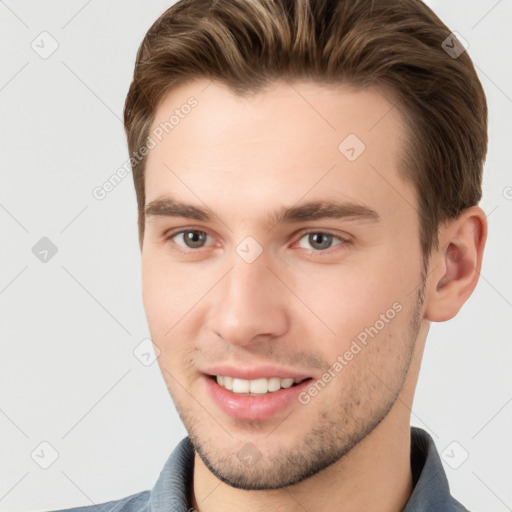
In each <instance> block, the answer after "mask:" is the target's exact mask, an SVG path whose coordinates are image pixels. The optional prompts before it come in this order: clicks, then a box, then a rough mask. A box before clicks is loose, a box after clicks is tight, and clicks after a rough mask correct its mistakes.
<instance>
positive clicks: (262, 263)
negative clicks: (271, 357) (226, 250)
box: [209, 254, 291, 346]
mask: <svg viewBox="0 0 512 512" xmlns="http://www.w3.org/2000/svg"><path fill="white" fill-rule="evenodd" d="M275 274H276V271H275V270H274V269H272V270H271V269H270V268H269V267H268V266H267V259H266V258H265V257H264V256H263V255H261V256H260V257H259V258H257V259H256V260H255V261H253V262H252V263H247V262H246V261H244V260H243V259H242V258H240V257H239V256H238V255H236V254H235V255H234V258H233V265H232V268H231V271H230V272H229V273H228V274H227V275H226V276H225V278H224V279H223V280H222V283H219V284H220V286H217V287H216V290H215V292H216V296H215V301H214V302H215V303H216V304H217V307H215V308H212V310H211V311H210V317H209V324H210V329H211V330H212V331H213V332H214V333H215V334H217V335H220V336H221V337H222V339H223V340H224V341H225V342H226V343H230V344H232V345H238V346H246V345H248V344H250V343H253V342H254V341H255V340H256V338H258V339H259V340H262V339H264V338H267V339H268V338H275V337H278V336H282V335H283V334H284V333H286V331H287V329H288V328H289V311H288V310H287V304H289V303H290V300H291V299H290V296H289V295H290V292H289V291H288V290H287V289H286V287H285V286H284V285H283V283H282V282H281V281H280V280H279V279H278V278H277V277H276V275H275Z"/></svg>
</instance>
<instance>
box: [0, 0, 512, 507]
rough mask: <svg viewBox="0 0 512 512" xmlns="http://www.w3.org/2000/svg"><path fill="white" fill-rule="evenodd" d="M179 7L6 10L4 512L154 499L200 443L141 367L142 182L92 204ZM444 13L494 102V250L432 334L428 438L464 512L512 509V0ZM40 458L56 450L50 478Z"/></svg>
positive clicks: (1, 217) (424, 403)
mask: <svg viewBox="0 0 512 512" xmlns="http://www.w3.org/2000/svg"><path fill="white" fill-rule="evenodd" d="M171 3H172V2H169V1H164V0H152V1H151V2H134V1H126V0H125V1H121V0H109V1H101V2H100V1H99V0H89V1H76V0H71V1H67V2H57V1H46V0H45V1H42V0H33V1H25V0H20V1H18V2H15V1H14V0H8V1H0V38H1V47H0V52H1V56H0V62H1V70H0V92H1V93H0V100H1V107H0V108H1V114H0V115H1V117H0V120H1V123H0V127H1V128H0V129H1V132H0V133H1V149H0V165H1V169H2V178H1V185H0V222H1V227H2V243H1V244H0V255H1V258H2V260H1V267H0V268H1V271H2V273H1V279H0V304H1V308H2V317H3V318H2V332H1V343H2V345H1V357H0V365H1V367H0V376H1V390H2V395H1V404H0V428H1V436H0V441H1V447H0V449H1V454H2V455H1V460H2V464H1V476H0V510H2V511H13V512H17V511H20V512H21V511H36V510H37V511H39V510H49V509H57V508H64V507H72V506H79V505H90V504H93V503H101V502H104V501H109V500H113V499H119V498H121V497H124V496H127V495H129V494H133V493H136V492H139V491H142V490H145V489H150V488H151V487H152V486H153V485H154V483H155V481H156V479H157V478H158V475H159V473H160V470H161V469H162V467H163V465H164V463H165V461H166V459H167V457H168V456H169V454H170V452H171V450H172V449H173V448H174V446H175V445H176V444H177V442H178V441H179V440H180V439H182V438H183V437H184V436H185V435H186V432H185V430H184V428H183V426H182V424H181V422H180V420H179V418H178V416H177V414H176V412H175V408H174V405H173V403H172V401H171V399H170V397H169V395H168V393H167V389H166V387H165V384H164V381H163V378H162V377H161V375H160V372H159V369H158V366H157V363H156V362H155V363H153V364H152V365H150V366H145V365H144V364H142V363H141V362H140V361H139V360H138V359H137V358H136V357H135V356H134V354H133V350H134V349H135V347H137V346H138V345H139V344H140V343H141V341H142V340H143V339H144V338H147V337H148V336H149V330H148V328H147V323H146V319H145V316H144V311H143V307H142V300H141V285H140V253H139V248H138V242H137V227H136V220H137V217H136V199H135V192H134V188H133V182H132V178H131V175H128V176H127V178H125V180H124V181H123V182H122V183H120V184H119V185H118V186H117V187H116V188H115V190H114V191H112V192H111V193H110V194H109V195H108V196H107V197H106V198H105V199H104V200H102V201H99V200H97V199H95V198H94V197H93V195H92V190H93V188H94V187H96V186H98V185H101V184H103V183H104V182H105V181H106V180H107V179H108V178H109V177H110V176H111V175H112V174H113V173H114V172H115V171H116V170H117V169H118V168H119V167H121V166H122V165H123V164H124V163H125V162H126V160H127V157H128V153H127V148H126V142H125V138H124V131H123V126H122V122H121V118H122V108H123V104H124V100H125V96H126V93H127V90H128V86H129V84H130V80H131V76H132V73H133V64H134V60H135V54H136V50H137V48H138V45H139V43H140V42H141V40H142V37H143V36H144V34H145V32H146V31H147V29H148V28H149V26H150V25H151V23H152V22H153V21H154V20H155V19H156V18H157V17H158V16H159V15H160V14H161V13H162V12H163V11H164V10H165V9H166V8H167V7H168V6H169V5H171ZM429 5H430V6H431V7H432V8H433V9H434V10H435V11H436V12H437V13H438V15H439V16H440V17H441V18H442V19H443V20H444V21H445V23H447V25H448V26H449V27H450V28H451V29H452V30H454V31H457V32H458V33H459V34H461V35H462V37H463V38H464V39H465V40H466V41H467V42H468V43H469V52H470V55H471V57H472V59H473V61H474V63H475V64H476V66H477V70H478V73H479V76H480V77H481V80H482V83H483V85H484V87H485V90H486V93H487V97H488V103H489V109H490V130H489V135H490V146H489V154H488V159H487V164H486V168H485V179H484V199H483V201H482V203H481V206H482V207H483V208H484V210H485V211H486V213H487V214H488V215H489V237H488V242H487V247H486V250H485V256H484V264H483V269H482V275H481V280H480V282H479V284H478V286H477V288H476V290H475V292H474V294H473V296H472V297H471V298H470V299H469V301H468V302H467V303H466V304H465V305H464V307H463V308H462V310H461V312H460V313H459V315H458V316H457V317H456V318H455V319H453V320H451V321H449V322H445V323H442V324H432V327H431V332H430V334H429V338H428V341H427V346H426V351H425V356H424V360H423V366H422V370H421V373H420V378H419V382H418V388H417V393H416V398H415V402H414V406H413V410H412V424H413V425H417V426H420V427H422V428H424V429H426V430H427V431H428V432H430V434H431V435H432V436H433V437H434V440H435V443H436V445H437V447H438V449H439V451H440V452H442V453H443V454H444V455H443V463H444V466H445V468H446V471H447V475H448V479H449V481H450V485H451V488H452V492H453V494H454V495H455V497H456V498H457V499H459V500H460V501H462V503H463V504H465V505H466V506H467V507H468V508H469V509H470V510H472V511H484V510H485V511H489V510H494V511H505V510H512V486H511V485H510V484H511V482H512V435H511V432H512V430H511V426H512V385H511V384H512V376H511V372H510V367H511V355H512V348H511V347H512V344H511V343H510V341H511V340H510V328H511V322H510V319H511V316H512V315H511V312H512V273H511V270H510V262H511V261H512V259H511V252H512V250H511V249H512V247H511V245H512V244H511V237H510V225H511V222H510V221H511V220H512V200H511V199H512V188H511V187H512V173H511V165H512V150H511V148H512V123H511V121H510V119H511V115H512V72H511V69H510V56H511V55H512V33H511V28H512V23H511V22H512V2H511V1H510V0H501V1H496V0H486V1H478V2H477V1H471V2H469V1H467V0H457V1H455V0H451V1H441V0H436V1H434V0H432V1H430V2H429ZM44 31H46V32H48V33H49V34H50V36H48V35H40V34H41V33H42V32H44ZM53 40H55V41H56V43H57V44H58V48H57V49H56V51H55V52H54V53H53V54H52V55H50V56H48V58H42V57H41V53H44V52H49V51H50V50H51V48H52V46H51V45H52V44H56V43H54V42H53ZM31 45H33V46H34V47H35V49H33V47H32V46H31ZM36 50H37V51H36ZM38 52H39V53H38ZM44 56H46V55H44ZM43 237H47V238H49V239H50V240H51V242H52V243H53V244H55V246H56V247H57V250H58V252H57V253H56V254H55V255H54V256H53V257H51V258H50V255H48V259H49V261H47V262H46V263H43V262H41V261H40V260H39V259H38V258H37V257H36V256H35V255H34V254H33V252H32V248H33V247H34V246H35V245H36V243H38V242H39V241H40V239H41V238H43ZM143 347H144V345H143ZM42 442H47V443H49V444H50V445H51V446H52V447H53V449H55V450H56V451H57V452H58V458H57V459H56V460H55V462H54V463H53V464H52V465H50V467H48V469H42V468H41V467H40V464H44V463H45V462H46V463H49V462H50V461H51V460H50V458H51V453H52V452H51V449H49V448H48V446H47V445H41V443H42ZM453 442H455V444H452V443H453ZM466 452H467V454H468V458H467V460H465V461H464V462H463V463H462V464H461V465H460V467H458V469H453V468H452V467H451V466H455V465H457V464H460V463H461V461H462V460H463V459H464V457H465V454H466ZM43 453H44V456H43V455H42V454H43Z"/></svg>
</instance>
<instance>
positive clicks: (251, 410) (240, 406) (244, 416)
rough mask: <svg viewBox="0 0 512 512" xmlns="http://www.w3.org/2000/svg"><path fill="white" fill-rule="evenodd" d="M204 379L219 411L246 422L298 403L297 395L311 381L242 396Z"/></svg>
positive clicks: (278, 411) (270, 415) (210, 379)
mask: <svg viewBox="0 0 512 512" xmlns="http://www.w3.org/2000/svg"><path fill="white" fill-rule="evenodd" d="M204 378H205V380H206V386H207V388H208V392H209V393H210V396H211V397H212V399H213V401H214V402H215V403H216V404H217V405H218V406H219V407H220V409H221V410H222V411H224V412H225V413H226V414H228V415H229V416H232V417H233V418H237V419H239V420H247V421H263V420H267V419H269V418H272V417H273V416H275V415H276V414H278V413H280V412H283V411H284V410H285V409H287V408H288V407H290V406H291V405H292V404H293V403H294V402H295V403H298V398H297V397H298V395H299V394H300V393H301V392H302V391H304V389H305V388H307V387H308V386H309V385H310V383H311V379H306V380H304V381H302V382H300V383H299V384H297V385H296V386H292V387H290V388H281V389H280V390H279V391H271V392H269V393H267V394H265V395H260V396H244V395H241V394H238V393H233V392H232V391H229V390H228V389H226V388H224V387H222V386H220V385H219V384H217V382H216V381H215V380H214V379H212V378H211V377H207V376H205V377H204Z"/></svg>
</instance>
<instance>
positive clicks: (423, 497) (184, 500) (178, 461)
mask: <svg viewBox="0 0 512 512" xmlns="http://www.w3.org/2000/svg"><path fill="white" fill-rule="evenodd" d="M193 468H194V448H193V446H192V443H191V441H190V439H189V437H185V438H184V439H182V440H181V441H180V442H179V444H178V445H177V446H176V448H175V449H174V450H173V452H172V453H171V455H170V456H169V458H168V459H167V462H166V463H165V465H164V467H163V469H162V471H161V472H160V476H159V477H158V480H157V482H156V484H155V485H154V487H153V489H151V490H148V491H142V492H139V493H137V494H132V495H131V496H127V497H126V498H122V499H120V500H115V501H109V502H106V503H101V504H98V505H90V506H84V507H75V508H68V509H61V510H62V512H71V511H72V512H187V511H188V512H192V511H193V508H192V505H191V503H190V500H189V496H190V485H191V483H192V472H193ZM411 470H412V476H413V484H414V489H413V492H412V495H411V497H410V498H409V501H408V502H407V505H406V506H405V508H404V509H403V511H402V512H427V511H428V512H448V511H450V512H468V510H467V509H466V508H465V507H463V506H462V505H461V504H460V503H459V502H458V501H457V500H455V498H453V497H452V496H451V494H450V488H449V486H448V480H447V478H446V474H445V472H444V468H443V466H442V464H441V459H440V458H439V454H438V452H437V449H436V446H435V444H434V440H433V439H432V437H431V436H430V434H429V433H428V432H426V431H425V430H423V429H421V428H418V427H411ZM56 512H57V511H56Z"/></svg>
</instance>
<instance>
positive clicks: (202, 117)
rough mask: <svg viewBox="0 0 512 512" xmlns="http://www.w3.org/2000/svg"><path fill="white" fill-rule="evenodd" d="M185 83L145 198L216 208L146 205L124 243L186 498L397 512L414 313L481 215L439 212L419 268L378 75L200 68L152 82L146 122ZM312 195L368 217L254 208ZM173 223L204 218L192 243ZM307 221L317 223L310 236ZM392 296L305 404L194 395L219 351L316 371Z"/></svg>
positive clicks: (463, 250)
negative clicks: (245, 89) (357, 81)
mask: <svg viewBox="0 0 512 512" xmlns="http://www.w3.org/2000/svg"><path fill="white" fill-rule="evenodd" d="M190 96H194V97H195V98H196V99H197V100H198V105H197V107H195V108H194V109H193V110H192V111H191V112H190V113H189V114H188V115H187V116H186V117H184V118H183V119H180V123H179V124H178V125H177V126H175V127H174V129H173V130H172V132H170V133H169V134H168V135H167V136H165V137H164V138H163V140H162V141H161V142H160V143H159V144H158V145H157V146H156V147H155V148H153V149H152V150H151V151H150V153H149V155H148V160H147V167H146V177H145V187H146V205H148V204H149V203H151V202H152V201H153V200H155V199H158V198H161V197H162V196H165V195H172V197H173V198H175V199H177V200H179V201H182V202H185V203H189V204H193V205H196V206H199V207H205V206H206V207H207V208H209V209H210V210H212V211H213V212H214V213H215V217H214V219H213V221H211V222H205V221H199V220H193V219H188V218H182V217H167V216H162V215H151V216H149V217H147V219H146V223H145V234H144V238H143V242H142V244H141V251H142V285H143V302H144V308H145V311H146V315H147V318H148V323H149V328H150V331H151V336H152V339H153V342H154V343H155V345H156V346H157V347H158V348H159V350H160V351H161V352H160V356H159V358H158V362H159V365H160V369H161V371H162V374H163V377H164V380H165V382H166V384H167V387H168V389H169V392H170V394H171V396H172V399H173V401H174V403H175V405H176V408H177V410H178V413H179V415H180V417H181V419H182V421H183V423H184V425H185V427H186V429H187V431H188V433H189V436H190V438H191V440H192V442H193V443H194V446H195V448H196V455H195V463H194V472H193V486H192V489H191V495H190V499H191V503H192V506H193V507H194V508H195V509H196V510H199V511H201V512H207V511H215V510H224V511H227V512H229V511H231V510H249V511H256V510H262V511H263V510H280V511H288V510H290V511H292V510H293V511H295V510H297V509H298V508H302V507H303V508H304V509H305V510H308V511H316V510H329V509H331V510H343V511H344V512H349V511H356V510H357V511H360V510H367V511H374V510H375V511H376V510H379V511H399V510H401V509H402V508H403V507H404V506H405V504H406V502H407V500H408V499H409V497H410V495H411V492H412V490H413V484H412V474H411V468H410V413H411V407H412V402H413V397H414V391H415V387H416V383H417V379H418V374H419V369H420V363H421V358H422V355H423V350H424V346H425V340H426V336H427V333H428V329H429V324H430V322H431V321H438V322H439V321H445V320H448V319H449V318H452V317H453V316H455V315H456V314H457V312H458V311H459V309H460V308H461V306H462V305H463V303H464V302H465V301H466V300H467V298H468V297H469V296H470V295H471V293H472V291H473V289H474V287H475V286H476V284H477V281H478V275H479V270H480V267H481V260H482V254H483V248H484V244H485V239H486V235H487V225H486V219H485V214H484V212H483V211H482V210H481V208H479V207H478V206H475V207H472V208H469V209H468V210H466V211H465V212H463V214H462V215H461V216H460V217H459V218H457V219H455V220H453V221H451V222H449V223H447V224H446V225H443V226H441V228H440V232H439V234H440V243H439V249H438V250H435V251H433V253H432V256H431V258H430V262H429V267H428V269H423V264H422V257H421V256H422V255H421V250H420V241H419V220H418V213H417V209H416V206H417V203H418V202H417V199H416V195H415V192H414V189H413V187H412V185H411V184H410V183H409V182H406V181H404V180H403V179H402V178H401V177H400V176H399V174H398V168H399V165H400V156H401V155H402V152H403V140H404V138H405V135H406V133H407V129H406V127H405V125H404V121H403V117H402V115H403V113H401V112H400V111H399V109H398V108H394V109H393V108H392V105H393V104H392V103H391V102H390V101H389V100H388V98H387V96H389V95H388V94H384V92H383V91H381V90H378V89H366V90H364V91H357V90H355V89H352V88H350V87H349V86H347V85H336V86H329V87H328V86H326V85H321V84H318V83H314V82H297V83H294V84H293V86H292V85H291V84H289V83H286V82H275V83H274V84H272V86H271V87H270V88H269V89H267V90H265V91H263V92H261V93H258V94H256V95H252V96H249V97H246V98H241V97H237V96H236V95H234V93H233V92H231V91H230V90H229V88H227V87H226V86H224V85H223V84H220V83H216V82H209V81H207V80H199V81H195V82H189V83H187V84H185V85H182V86H180V87H179V88H176V89H174V90H172V91H171V92H170V93H169V94H168V95H167V96H166V98H165V100H164V101H163V102H162V103H161V104H160V105H159V108H158V110H157V113H156V116H155V120H154V122H153V128H154V127H156V126H158V124H159V123H160V122H164V121H165V120H168V119H169V117H170V116H171V115H172V113H173V112H174V110H175V109H176V108H179V107H180V105H183V104H184V103H185V102H186V100H187V98H189V97H190ZM348 134H356V135H357V137H358V138H359V139H360V140H361V141H363V142H364V144H365V146H366V149H365V151H363V152H362V153H361V154H360V155H359V156H358V158H357V159H356V160H354V161H349V160H348V159H347V158H346V157H345V156H344V154H342V153H341V152H340V151H339V149H338V145H339V144H340V142H342V141H343V140H344V139H345V137H347V135H348ZM312 200H340V201H351V202H354V203H357V204H363V205H366V206H368V207H371V208H372V209H374V210H375V211H376V212H378V215H379V217H380V221H379V222H372V221H370V220H368V219H364V220H363V219H357V218H340V219H331V218H329V219H319V220H304V221H302V222H295V223H282V224H272V223H269V222H268V220H267V214H268V212H270V211H273V210H274V209H277V208H280V207H290V206H294V205H296V204H302V203H303V202H305V201H312ZM186 229H189V230H198V231H202V232H204V233H206V234H207V235H208V236H206V237H205V239H204V242H203V245H202V246H201V245H200V244H199V245H195V246H194V245H192V246H190V245H187V244H186V239H185V238H184V237H183V234H178V232H179V231H180V230H182V231H184V230H186ZM306 229H307V230H312V231H313V232H317V233H318V232H320V233H326V234H331V235H333V238H332V239H329V238H328V239H327V242H328V243H327V245H326V246H323V245H322V243H325V242H322V241H321V240H322V238H321V237H320V243H316V244H315V239H311V237H308V235H307V234H304V231H305V230H306ZM247 236H251V237H253V238H254V239H255V240H256V241H257V242H258V243H259V245H260V247H261V249H262V253H261V254H260V255H259V257H258V258H256V259H255V260H254V261H253V262H252V263H247V262H246V261H245V260H244V259H242V258H241V257H240V256H239V255H238V253H237V252H236V248H237V246H238V244H240V242H242V241H243V240H244V239H245V238H246V237H247ZM336 237H342V238H340V239H339V238H336ZM342 239H344V240H346V241H342ZM329 240H330V241H331V242H330V245H329ZM322 247H327V248H324V249H322ZM179 249H182V250H183V251H185V252H184V253H181V252H179ZM424 276H426V277H424ZM397 303H398V304H399V305H400V306H401V310H400V312H398V313H396V315H394V317H393V319H392V320H389V321H388V322H387V323H385V326H384V327H383V328H381V329H380V330H379V332H378V334H377V335H375V336H374V337H373V338H371V339H370V340H369V342H368V343H367V345H366V346H364V347H363V348H362V350H361V351H360V352H359V353H358V354H357V355H356V356H354V357H353V359H352V360H351V361H349V362H348V364H347V365H346V366H345V367H344V368H343V370H342V371H341V372H339V373H338V374H337V375H336V377H335V378H334V379H332V380H331V382H329V384H328V385H327V386H325V388H324V389H322V390H321V392H319V393H318V394H317V395H316V396H314V397H313V398H311V400H310V402H309V403H307V404H301V403H299V402H297V403H294V404H293V405H292V406H291V407H289V408H287V409H286V410H283V411H280V412H279V413H278V414H276V415H275V416H274V417H272V418H271V419H269V420H265V421H242V420H237V419H234V418H232V417H231V416H228V415H227V414H225V413H224V412H223V411H221V410H220V409H219V408H218V407H217V405H216V404H215V403H212V401H211V400H210V399H209V396H208V394H207V393H206V388H205V385H204V381H203V379H202V377H201V370H202V369H204V368H206V367H207V366H208V365H211V364H217V363H225V362H230V363H234V364H240V365H243V366H251V365H254V366H257V365H259V364H264V363H274V364H282V365H284V366H287V367H290V368H294V369H296V370H297V371H300V372H303V373H306V374H307V375H310V376H311V377H313V378H314V379H315V380H317V379H318V378H320V377H321V376H322V374H323V373H324V372H325V371H326V370H327V369H328V368H329V367H331V366H332V365H333V363H334V362H335V361H336V359H337V357H338V355H340V354H344V353H345V352H346V351H347V350H348V349H349V348H350V346H351V343H352V342H353V340H355V339H356V337H357V335H358V334H359V333H361V332H362V331H363V330H364V329H365V328H368V327H370V326H374V325H375V324H376V321H377V320H379V318H381V317H380V315H381V314H385V313H386V311H387V310H389V309H390V308H392V305H393V304H397ZM247 443H252V445H254V447H255V449H256V450H257V453H258V454H259V456H258V457H257V460H256V462H254V463H253V464H250V465H246V464H243V463H242V462H241V460H240V458H239V457H238V456H237V454H238V452H239V450H241V449H242V448H243V447H244V446H247ZM262 489H265V491H262Z"/></svg>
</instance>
